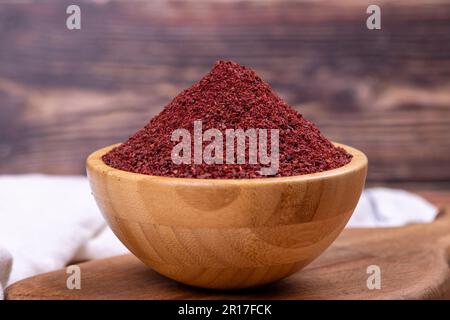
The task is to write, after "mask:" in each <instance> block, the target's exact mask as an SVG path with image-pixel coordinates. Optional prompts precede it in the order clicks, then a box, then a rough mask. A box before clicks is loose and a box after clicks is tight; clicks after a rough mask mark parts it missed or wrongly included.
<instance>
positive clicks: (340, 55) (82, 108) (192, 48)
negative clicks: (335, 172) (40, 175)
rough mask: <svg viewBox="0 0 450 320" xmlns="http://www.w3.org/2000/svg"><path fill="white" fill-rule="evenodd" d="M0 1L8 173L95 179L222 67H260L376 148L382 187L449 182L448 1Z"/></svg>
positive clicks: (373, 157)
mask: <svg viewBox="0 0 450 320" xmlns="http://www.w3.org/2000/svg"><path fill="white" fill-rule="evenodd" d="M372 2H373V1H361V0H346V1H208V2H207V1H147V2H144V1H78V2H77V3H78V4H79V5H80V6H81V10H82V29H81V30H79V31H69V30H67V29H66V27H65V19H66V14H65V9H66V7H67V5H68V4H70V3H71V2H66V1H58V2H56V1H49V0H47V1H45V0H44V1H38V0H30V1H2V2H1V3H0V174H11V173H25V172H44V173H52V174H80V173H84V159H85V158H86V156H87V155H88V154H89V153H90V152H91V151H93V150H95V149H96V148H99V147H102V146H105V145H108V144H111V143H114V142H118V141H122V140H124V139H126V137H127V136H129V135H130V134H131V133H133V132H134V131H135V130H136V129H138V128H140V127H142V126H143V125H144V124H145V123H146V122H147V121H148V119H150V118H151V117H152V116H153V115H155V114H156V113H157V112H158V111H159V110H161V109H162V107H163V106H164V105H165V104H167V103H168V102H169V101H170V99H171V98H172V97H173V96H174V95H175V94H176V93H178V92H179V91H180V90H181V89H183V88H185V87H188V86H189V85H190V84H192V83H193V82H194V81H196V80H197V79H199V78H200V77H201V76H202V75H203V74H205V73H206V72H207V71H208V70H209V68H210V67H211V66H212V64H213V63H214V61H215V60H217V59H233V60H235V61H237V62H239V63H241V64H245V65H248V66H251V67H253V68H254V69H256V70H257V71H258V72H259V73H260V74H261V76H262V77H263V78H264V79H266V80H267V81H269V82H270V83H271V84H272V86H273V87H274V88H275V90H277V91H278V92H279V94H280V95H281V96H282V97H283V98H284V99H285V100H287V101H288V102H289V103H290V104H291V105H293V106H294V107H295V108H297V109H298V110H299V111H300V112H301V113H303V114H304V115H305V117H307V118H309V119H311V120H313V121H314V122H316V123H317V124H318V126H319V127H320V128H321V129H322V131H323V132H324V134H325V135H327V136H328V137H330V138H331V139H333V140H335V141H339V142H342V143H346V144H349V145H352V146H355V147H357V148H360V149H362V150H363V151H365V152H366V153H367V155H368V157H369V161H370V169H369V181H370V182H372V183H403V182H424V183H431V184H433V185H448V182H449V181H450V133H449V129H450V2H448V1H434V0H432V1H377V4H378V5H380V7H381V9H382V30H380V31H370V30H368V29H367V28H366V27H365V19H366V17H367V14H366V12H365V11H366V8H367V6H368V4H369V3H372Z"/></svg>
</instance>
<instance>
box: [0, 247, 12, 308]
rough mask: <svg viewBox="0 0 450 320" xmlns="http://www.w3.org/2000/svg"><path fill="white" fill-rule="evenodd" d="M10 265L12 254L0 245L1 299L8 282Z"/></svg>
mask: <svg viewBox="0 0 450 320" xmlns="http://www.w3.org/2000/svg"><path fill="white" fill-rule="evenodd" d="M11 267H12V256H11V254H10V253H9V251H7V250H6V249H5V248H2V247H1V246H0V300H2V299H3V290H4V289H5V287H6V283H7V282H8V278H9V273H10V272H11Z"/></svg>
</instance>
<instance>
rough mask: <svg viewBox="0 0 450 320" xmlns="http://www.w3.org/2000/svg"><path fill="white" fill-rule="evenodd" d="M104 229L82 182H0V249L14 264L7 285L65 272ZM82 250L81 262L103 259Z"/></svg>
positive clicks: (37, 177)
mask: <svg viewBox="0 0 450 320" xmlns="http://www.w3.org/2000/svg"><path fill="white" fill-rule="evenodd" d="M104 229H105V222H104V220H103V217H102V216H101V214H100V213H99V211H98V209H97V206H96V204H95V201H94V199H93V197H92V195H91V192H90V188H89V185H88V181H87V179H86V178H85V177H57V176H42V175H24V176H3V177H0V246H3V247H4V248H5V249H6V250H7V251H9V252H10V254H11V255H12V257H13V263H14V265H13V268H12V271H11V274H10V276H9V282H8V283H13V282H15V281H18V280H20V279H23V278H26V277H29V276H32V275H35V274H38V273H42V272H46V271H50V270H54V269H58V268H62V267H64V266H65V265H66V264H67V263H69V262H70V261H73V259H75V258H78V257H76V254H77V252H80V251H83V247H85V246H86V245H87V244H88V243H91V242H92V244H91V245H90V246H89V247H88V248H91V246H93V248H96V246H97V245H96V242H95V241H92V239H95V238H96V236H99V237H100V235H101V233H100V232H101V231H103V230H104ZM113 240H115V241H114V242H111V245H112V246H114V247H115V248H117V247H118V246H119V244H118V240H116V239H113ZM119 248H120V246H119ZM86 250H87V254H86V253H85V254H84V258H93V257H95V253H97V254H98V256H99V257H103V256H105V254H106V253H105V252H104V251H102V248H98V250H97V251H96V252H92V250H93V249H86ZM115 250H116V251H111V252H112V253H115V252H117V249H115ZM122 251H124V250H122ZM89 254H90V256H89ZM1 273H2V270H0V274H1Z"/></svg>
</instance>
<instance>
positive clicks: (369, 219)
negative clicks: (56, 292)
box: [0, 175, 437, 299]
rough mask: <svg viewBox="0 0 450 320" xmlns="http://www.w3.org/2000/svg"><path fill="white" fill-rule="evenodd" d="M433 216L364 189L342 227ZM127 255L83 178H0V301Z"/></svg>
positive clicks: (419, 204) (412, 201)
mask: <svg viewBox="0 0 450 320" xmlns="http://www.w3.org/2000/svg"><path fill="white" fill-rule="evenodd" d="M436 214H437V210H436V208H435V207H434V206H432V205H431V204H430V203H428V202H427V201H425V200H424V199H422V198H421V197H419V196H417V195H414V194H411V193H409V192H406V191H401V190H392V189H385V188H376V189H368V190H366V191H365V192H363V195H362V197H361V199H360V201H359V203H358V206H357V208H356V210H355V213H354V214H353V217H352V218H351V220H350V222H349V224H348V225H347V227H393V226H400V225H404V224H407V223H412V222H413V223H417V222H430V221H432V220H433V219H434V218H435V216H436ZM1 247H3V248H1ZM127 251H128V250H127V249H126V248H125V247H124V246H123V245H122V244H121V243H120V241H119V240H118V239H117V238H116V237H115V236H114V234H113V233H112V232H111V230H110V229H109V228H108V227H107V226H106V224H105V222H104V220H103V217H102V216H101V214H100V212H99V211H98V209H97V206H96V204H95V201H94V199H93V196H92V195H91V191H90V188H89V184H88V181H87V179H86V177H56V176H44V175H21V176H0V299H1V297H2V295H3V290H2V288H1V286H3V287H5V285H6V284H11V283H13V282H15V281H18V280H20V279H23V278H26V277H30V276H33V275H35V274H38V273H42V272H47V271H51V270H54V269H58V268H62V267H64V266H65V265H67V264H68V263H70V262H71V261H83V260H90V259H98V258H103V257H108V256H113V255H117V254H122V253H125V252H127ZM11 263H12V264H13V266H12V270H11ZM10 270H11V272H10ZM8 278H9V280H8Z"/></svg>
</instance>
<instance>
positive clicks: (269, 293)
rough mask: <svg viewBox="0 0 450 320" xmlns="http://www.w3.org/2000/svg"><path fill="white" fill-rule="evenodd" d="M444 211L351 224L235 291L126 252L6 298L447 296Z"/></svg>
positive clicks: (449, 277)
mask: <svg viewBox="0 0 450 320" xmlns="http://www.w3.org/2000/svg"><path fill="white" fill-rule="evenodd" d="M449 257H450V214H449V212H448V210H447V212H446V213H444V212H443V211H442V213H441V214H440V216H439V218H438V219H437V220H436V221H435V222H433V223H431V224H420V225H419V224H417V225H410V226H406V227H402V228H391V229H351V230H345V231H344V232H343V233H342V235H341V236H340V237H339V238H338V239H337V240H336V241H335V242H334V243H333V245H332V246H331V247H330V248H329V249H328V250H326V251H325V253H324V254H323V255H322V256H320V257H319V258H318V259H317V260H315V261H314V262H313V263H312V264H311V265H309V266H308V267H306V268H305V269H304V270H303V271H300V272H299V273H297V274H294V275H293V276H291V277H289V278H286V279H284V280H282V281H279V282H277V283H274V284H271V285H268V286H264V287H260V288H255V289H247V290H243V291H242V290H241V291H214V290H204V289H197V288H193V287H189V286H185V285H182V284H179V283H177V282H174V281H171V280H169V279H167V278H164V277H162V276H160V275H158V274H157V273H156V272H154V271H152V270H150V269H149V268H147V267H146V266H145V265H144V264H143V263H141V262H140V261H139V260H138V259H137V258H135V257H134V256H132V255H124V256H117V257H113V258H108V259H103V260H95V261H91V262H86V263H81V264H79V266H80V267H81V290H69V289H67V287H66V280H67V277H68V274H67V273H66V270H64V269H62V270H58V271H54V272H50V273H46V274H42V275H38V276H35V277H32V278H29V279H25V280H22V281H20V282H17V283H15V284H13V285H11V286H10V287H9V288H7V290H6V298H7V299H435V298H440V299H449V298H450V271H449ZM370 265H377V266H379V267H380V269H381V289H379V290H377V289H374V290H369V289H368V288H367V278H368V277H369V275H368V274H367V267H368V266H370Z"/></svg>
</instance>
